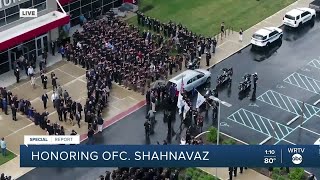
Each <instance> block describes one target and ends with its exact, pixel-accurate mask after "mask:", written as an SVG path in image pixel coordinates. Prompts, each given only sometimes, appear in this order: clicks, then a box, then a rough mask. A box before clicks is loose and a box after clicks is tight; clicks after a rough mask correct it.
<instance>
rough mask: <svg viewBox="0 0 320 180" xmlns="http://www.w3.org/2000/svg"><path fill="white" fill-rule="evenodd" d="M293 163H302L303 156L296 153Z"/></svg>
mask: <svg viewBox="0 0 320 180" xmlns="http://www.w3.org/2000/svg"><path fill="white" fill-rule="evenodd" d="M292 162H293V164H301V163H302V156H301V155H300V154H294V155H293V156H292Z"/></svg>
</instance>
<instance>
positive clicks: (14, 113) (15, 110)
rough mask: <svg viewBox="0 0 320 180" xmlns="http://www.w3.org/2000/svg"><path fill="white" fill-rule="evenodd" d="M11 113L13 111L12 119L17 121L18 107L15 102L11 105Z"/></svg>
mask: <svg viewBox="0 0 320 180" xmlns="http://www.w3.org/2000/svg"><path fill="white" fill-rule="evenodd" d="M11 113H12V120H14V121H17V108H16V107H15V105H14V104H12V105H11Z"/></svg>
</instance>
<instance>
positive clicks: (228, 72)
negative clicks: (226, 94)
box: [217, 68, 233, 87]
mask: <svg viewBox="0 0 320 180" xmlns="http://www.w3.org/2000/svg"><path fill="white" fill-rule="evenodd" d="M222 72H223V73H222V74H221V75H220V76H218V77H217V87H220V86H222V85H223V84H224V83H226V82H227V83H229V84H231V81H232V75H233V69H232V68H229V69H228V68H223V69H222Z"/></svg>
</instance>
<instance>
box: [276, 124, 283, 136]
mask: <svg viewBox="0 0 320 180" xmlns="http://www.w3.org/2000/svg"><path fill="white" fill-rule="evenodd" d="M277 126H278V128H279V130H280V132H281V134H282V136H284V134H283V132H282V130H281V128H280V127H279V125H278V124H277Z"/></svg>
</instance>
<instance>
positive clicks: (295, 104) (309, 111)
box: [257, 90, 320, 120]
mask: <svg viewBox="0 0 320 180" xmlns="http://www.w3.org/2000/svg"><path fill="white" fill-rule="evenodd" d="M268 94H269V95H268ZM271 95H273V97H274V98H277V97H278V96H279V97H280V98H278V101H281V103H283V104H286V107H283V106H281V105H279V104H276V103H273V101H271V100H270V101H266V100H265V98H262V97H264V96H269V97H271ZM257 99H258V100H260V101H262V102H264V103H267V104H269V105H272V106H274V107H277V108H279V109H282V110H285V111H288V112H290V113H292V114H295V115H301V114H302V108H301V107H302V104H304V108H305V109H306V111H304V112H303V116H304V118H306V120H308V119H310V118H311V117H312V116H313V115H315V114H316V113H318V112H319V111H320V109H319V108H317V107H315V106H312V105H310V104H307V103H303V102H302V101H299V100H297V99H294V98H292V97H289V96H286V95H283V94H281V93H278V92H276V91H273V90H268V91H266V92H265V93H263V94H262V95H260V96H259V97H258V98H257ZM280 99H281V100H280ZM288 103H289V104H291V106H292V108H293V110H291V109H289V108H288V106H287V104H288Z"/></svg>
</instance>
